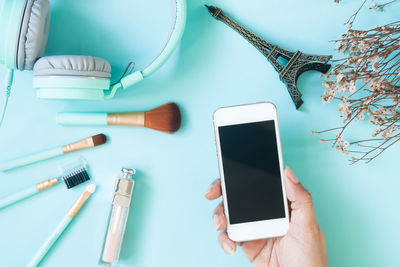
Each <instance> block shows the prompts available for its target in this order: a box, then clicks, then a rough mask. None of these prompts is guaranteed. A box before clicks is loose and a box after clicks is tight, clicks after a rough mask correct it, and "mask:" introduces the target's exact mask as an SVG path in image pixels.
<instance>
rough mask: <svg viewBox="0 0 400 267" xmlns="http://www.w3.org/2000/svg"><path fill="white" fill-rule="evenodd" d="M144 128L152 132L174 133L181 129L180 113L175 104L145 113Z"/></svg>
mask: <svg viewBox="0 0 400 267" xmlns="http://www.w3.org/2000/svg"><path fill="white" fill-rule="evenodd" d="M144 126H145V127H147V128H150V129H153V130H157V131H161V132H167V133H174V132H176V131H178V130H179V128H180V127H181V111H180V110H179V107H178V105H177V104H175V103H168V104H165V105H162V106H160V107H158V108H155V109H152V110H149V111H146V112H145V114H144Z"/></svg>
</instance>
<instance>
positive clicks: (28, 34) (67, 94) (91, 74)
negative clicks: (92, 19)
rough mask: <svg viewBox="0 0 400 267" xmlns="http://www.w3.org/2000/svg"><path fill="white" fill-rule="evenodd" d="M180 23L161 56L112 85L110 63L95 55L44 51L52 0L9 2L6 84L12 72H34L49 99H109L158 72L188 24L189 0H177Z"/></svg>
mask: <svg viewBox="0 0 400 267" xmlns="http://www.w3.org/2000/svg"><path fill="white" fill-rule="evenodd" d="M173 2H174V4H175V8H174V10H176V13H175V22H174V26H173V30H172V31H171V35H170V38H169V40H168V42H167V43H166V45H165V47H164V48H163V50H162V52H161V53H160V55H159V56H158V57H157V58H156V59H154V60H153V62H152V63H151V64H150V65H149V66H148V67H146V68H145V69H144V70H141V71H136V72H134V73H132V74H128V75H126V76H125V77H122V78H121V79H120V81H118V82H117V83H115V84H113V85H111V84H110V78H111V74H110V72H111V66H110V64H109V63H108V62H107V61H106V60H104V59H101V58H96V57H92V56H74V55H66V56H49V57H41V56H43V54H44V51H45V47H46V43H47V37H48V32H49V22H50V4H49V2H48V0H5V2H4V4H3V7H2V11H1V15H0V63H1V64H5V66H6V67H7V68H8V70H9V71H8V76H7V88H8V95H9V88H10V87H11V83H12V77H13V75H12V74H13V70H14V69H18V70H32V69H33V71H34V78H33V87H34V88H35V89H36V93H37V96H38V97H39V98H45V99H88V100H104V99H109V98H111V97H113V96H114V95H115V93H116V91H117V90H118V89H119V88H126V87H130V86H132V85H134V84H136V83H138V82H140V81H141V80H143V79H144V78H147V77H148V76H150V75H151V74H153V73H154V72H155V71H157V70H158V69H159V68H160V67H161V66H162V65H163V64H164V63H165V62H166V61H167V60H168V58H169V56H170V55H171V54H172V52H173V51H174V49H175V47H176V46H177V44H178V42H179V41H180V39H181V37H182V34H183V31H184V28H185V22H186V0H174V1H173Z"/></svg>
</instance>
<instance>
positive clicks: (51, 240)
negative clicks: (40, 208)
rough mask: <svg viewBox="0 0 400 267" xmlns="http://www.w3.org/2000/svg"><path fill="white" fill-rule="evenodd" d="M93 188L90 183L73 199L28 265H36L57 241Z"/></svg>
mask: <svg viewBox="0 0 400 267" xmlns="http://www.w3.org/2000/svg"><path fill="white" fill-rule="evenodd" d="M95 190H96V185H95V184H90V185H88V186H87V187H86V190H85V191H84V192H83V193H82V194H81V195H80V197H79V198H78V199H77V200H76V201H75V203H74V204H73V205H72V207H71V208H70V210H69V211H68V213H67V215H65V217H64V218H63V219H62V221H61V222H60V223H59V224H58V225H57V227H56V229H54V231H53V233H52V234H51V235H50V237H49V238H48V239H47V240H46V242H45V243H44V244H43V246H42V247H41V248H40V250H39V251H38V252H37V253H36V255H35V256H34V257H33V259H32V260H31V262H30V263H29V264H28V266H29V267H34V266H37V265H38V264H39V263H40V262H41V261H42V259H43V258H44V256H46V254H47V252H48V251H49V250H50V248H51V247H52V246H53V244H54V243H55V242H56V241H57V239H58V238H59V237H60V236H61V235H62V233H63V232H64V230H65V229H66V228H67V226H68V225H69V224H70V222H71V221H72V219H74V218H75V216H76V214H77V213H78V212H79V210H80V209H81V208H82V206H83V204H85V202H86V201H87V200H88V199H89V197H90V196H91V195H92V194H93V193H94V191H95Z"/></svg>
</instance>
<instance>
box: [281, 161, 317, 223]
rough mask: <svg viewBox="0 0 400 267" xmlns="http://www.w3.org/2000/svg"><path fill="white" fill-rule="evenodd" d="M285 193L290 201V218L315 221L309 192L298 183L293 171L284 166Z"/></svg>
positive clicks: (306, 221)
mask: <svg viewBox="0 0 400 267" xmlns="http://www.w3.org/2000/svg"><path fill="white" fill-rule="evenodd" d="M284 177H285V179H284V180H285V186H286V195H287V198H288V200H289V201H290V202H291V204H290V208H291V209H292V212H291V220H294V221H299V222H301V223H302V224H304V223H315V222H316V218H315V213H314V207H313V202H312V198H311V194H310V193H309V192H308V191H307V189H305V188H304V187H303V185H301V184H300V182H299V180H298V179H297V177H296V176H295V174H294V173H293V171H292V170H291V169H290V168H289V167H286V169H285V171H284Z"/></svg>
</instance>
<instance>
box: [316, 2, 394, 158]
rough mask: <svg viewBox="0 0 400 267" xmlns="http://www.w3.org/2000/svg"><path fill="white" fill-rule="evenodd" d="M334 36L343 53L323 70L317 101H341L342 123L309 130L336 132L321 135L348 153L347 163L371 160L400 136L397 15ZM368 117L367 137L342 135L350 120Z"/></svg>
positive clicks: (351, 121) (325, 140) (326, 140)
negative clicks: (390, 20)
mask: <svg viewBox="0 0 400 267" xmlns="http://www.w3.org/2000/svg"><path fill="white" fill-rule="evenodd" d="M364 3H365V2H364ZM357 12H358V11H357ZM353 21H354V20H353ZM353 21H350V25H352V22H353ZM334 42H335V43H336V44H337V50H338V51H339V52H341V53H343V54H345V57H344V58H343V59H339V60H335V61H334V62H336V63H337V64H336V65H335V67H334V68H333V69H332V71H331V72H330V73H328V74H323V75H322V76H323V77H325V80H324V87H325V88H326V90H325V92H324V95H323V96H322V101H323V102H324V103H329V102H331V101H332V100H337V101H340V103H339V106H338V111H339V112H340V117H342V118H343V126H341V127H336V128H333V129H329V130H325V131H319V132H313V133H318V134H322V133H327V132H332V131H335V132H336V131H337V132H338V133H337V135H336V137H335V138H332V139H321V141H322V142H332V144H333V147H335V148H336V149H337V150H339V151H340V152H342V153H343V154H345V155H347V154H349V153H351V154H353V155H354V156H353V157H352V158H351V162H352V163H356V162H358V161H365V162H370V161H371V160H373V159H374V158H376V157H377V156H379V155H380V154H382V153H383V152H384V151H385V150H386V149H388V148H389V147H390V146H392V145H393V144H395V143H396V142H398V141H399V140H400V21H398V22H393V23H390V24H387V25H385V26H382V27H377V28H374V29H371V30H366V31H358V30H353V29H349V30H348V31H347V33H346V34H343V35H342V38H341V39H340V40H336V41H334ZM367 117H368V118H369V122H370V123H371V124H373V125H374V126H375V129H374V130H373V131H372V133H371V134H370V135H371V136H372V138H368V139H364V140H359V141H353V142H349V141H345V140H344V134H345V133H346V132H347V129H348V128H349V126H350V125H353V124H354V123H355V122H357V121H364V120H366V118H367Z"/></svg>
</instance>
